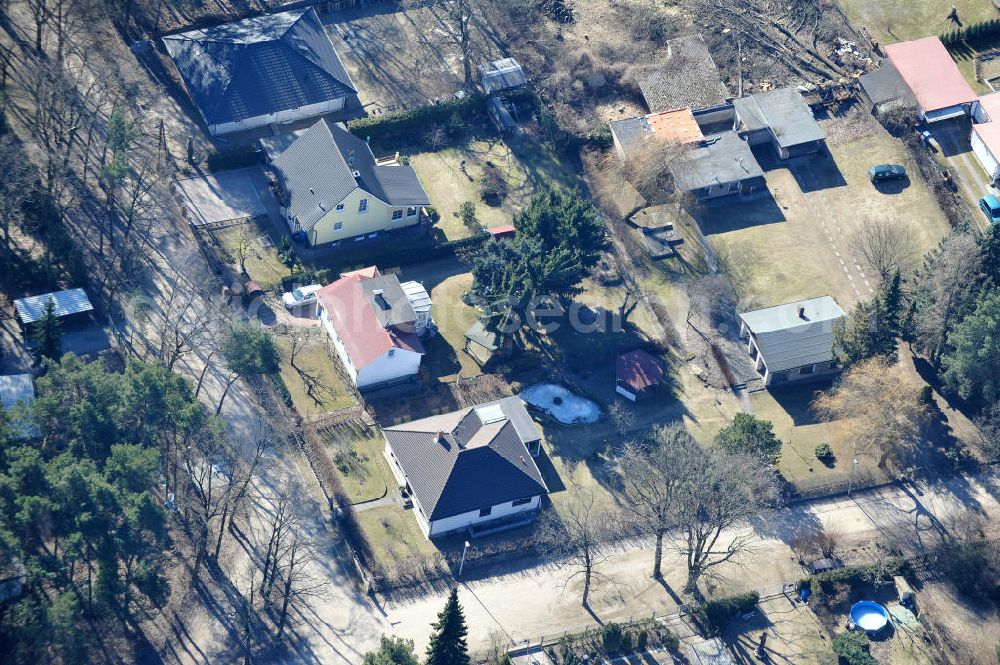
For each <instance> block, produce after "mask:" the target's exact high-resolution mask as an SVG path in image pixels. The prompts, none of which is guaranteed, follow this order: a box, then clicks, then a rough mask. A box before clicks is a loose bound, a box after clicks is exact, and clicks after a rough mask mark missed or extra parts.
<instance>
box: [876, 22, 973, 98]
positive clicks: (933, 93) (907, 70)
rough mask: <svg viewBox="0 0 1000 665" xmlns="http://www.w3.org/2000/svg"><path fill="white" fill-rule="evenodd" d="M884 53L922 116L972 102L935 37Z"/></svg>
mask: <svg viewBox="0 0 1000 665" xmlns="http://www.w3.org/2000/svg"><path fill="white" fill-rule="evenodd" d="M885 53H886V55H887V56H888V57H889V60H891V61H892V64H893V65H895V67H896V70H897V71H898V72H899V75H900V76H902V77H903V80H904V81H905V82H906V85H908V86H909V87H910V90H911V91H912V92H913V96H914V97H916V98H917V103H918V104H919V105H920V108H921V109H922V110H923V111H924V113H928V112H930V111H937V110H939V109H944V108H948V107H949V106H956V105H958V104H967V103H969V102H972V101H973V100H975V99H976V93H974V92H973V91H972V88H971V87H970V86H969V84H968V82H966V80H965V77H964V76H962V72H960V71H959V70H958V66H957V65H955V61H954V60H952V59H951V55H950V54H949V53H948V49H946V48H945V47H944V44H942V43H941V40H940V39H938V38H937V37H924V38H923V39H914V40H913V41H909V42H900V43H898V44H889V45H888V46H886V47H885Z"/></svg>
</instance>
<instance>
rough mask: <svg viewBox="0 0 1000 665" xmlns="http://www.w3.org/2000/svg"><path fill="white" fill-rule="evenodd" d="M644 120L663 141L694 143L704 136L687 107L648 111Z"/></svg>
mask: <svg viewBox="0 0 1000 665" xmlns="http://www.w3.org/2000/svg"><path fill="white" fill-rule="evenodd" d="M646 122H648V123H649V126H650V127H651V128H652V129H653V134H654V135H655V136H656V137H657V138H659V139H662V140H664V141H675V142H677V143H695V142H697V141H700V140H702V139H703V138H705V137H704V136H702V133H701V127H699V126H698V123H697V122H696V121H695V119H694V115H693V114H692V113H691V109H689V108H681V109H671V110H669V111H660V112H659V113H650V114H649V115H647V116H646Z"/></svg>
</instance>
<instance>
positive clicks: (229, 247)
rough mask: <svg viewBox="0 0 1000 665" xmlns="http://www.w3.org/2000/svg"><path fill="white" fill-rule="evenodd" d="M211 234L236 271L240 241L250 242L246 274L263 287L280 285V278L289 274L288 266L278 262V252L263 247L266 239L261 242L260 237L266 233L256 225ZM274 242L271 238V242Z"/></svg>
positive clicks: (238, 266) (238, 261)
mask: <svg viewBox="0 0 1000 665" xmlns="http://www.w3.org/2000/svg"><path fill="white" fill-rule="evenodd" d="M213 234H214V235H215V238H216V239H217V240H218V241H219V243H220V244H221V245H222V247H223V249H224V250H225V253H226V254H228V255H229V256H228V258H229V264H230V265H231V266H232V267H233V268H234V269H235V270H237V271H238V270H239V268H240V259H239V248H240V244H241V241H242V239H243V238H244V237H246V238H247V239H248V240H249V241H250V246H249V247H248V249H247V258H246V269H247V274H248V275H250V279H253V280H255V281H258V282H260V283H261V284H262V285H264V286H265V287H268V286H274V285H276V284H280V283H281V278H282V277H284V276H285V275H288V274H290V270H289V269H288V266H286V265H285V264H283V263H282V262H281V261H280V260H278V252H277V250H276V249H275V248H274V246H273V245H271V246H269V247H265V245H266V244H267V242H266V239H265V240H264V241H263V242H262V241H261V237H262V236H265V235H266V234H267V231H266V230H263V229H261V228H259V227H258V226H257V225H256V224H253V223H252V222H251V223H250V225H249V226H248V225H241V226H231V227H229V228H227V229H220V230H218V231H213ZM276 240H277V239H275V238H272V241H276Z"/></svg>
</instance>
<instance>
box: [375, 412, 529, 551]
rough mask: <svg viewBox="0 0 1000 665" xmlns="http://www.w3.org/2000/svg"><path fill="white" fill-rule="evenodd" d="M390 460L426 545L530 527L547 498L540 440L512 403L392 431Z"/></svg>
mask: <svg viewBox="0 0 1000 665" xmlns="http://www.w3.org/2000/svg"><path fill="white" fill-rule="evenodd" d="M382 433H383V435H384V436H385V450H384V454H385V457H386V459H387V460H388V461H389V467H390V468H391V469H392V472H393V475H394V476H395V477H396V480H397V481H399V484H400V485H401V486H403V488H404V489H405V490H407V491H408V492H409V494H410V496H412V497H413V512H414V515H415V516H416V518H417V522H418V524H419V525H420V529H421V530H422V531H423V532H424V535H426V536H427V537H428V538H436V537H439V536H443V535H447V534H453V533H457V532H467V533H469V534H470V535H485V534H486V533H492V532H494V531H498V530H501V529H506V528H514V527H517V526H522V525H524V524H527V523H530V522H531V520H533V519H534V518H535V517H536V516H537V514H538V511H539V508H540V506H541V499H542V496H543V495H545V494H547V493H548V488H547V487H546V486H545V481H544V480H543V479H542V474H541V472H540V471H539V470H538V465H537V464H535V460H534V457H535V456H536V455H538V453H539V451H540V441H541V433H540V432H539V431H538V427H537V426H536V425H535V423H534V421H533V420H532V419H531V416H530V415H529V414H528V411H527V409H525V407H524V402H522V401H521V399H520V398H519V397H506V398H504V399H500V400H497V401H494V402H488V403H486V404H479V405H477V406H473V407H470V408H466V409H460V410H458V411H452V412H451V413H445V414H441V415H437V416H431V417H429V418H423V419H421V420H414V421H412V422H409V423H404V424H402V425H395V426H393V427H386V428H384V429H383V430H382Z"/></svg>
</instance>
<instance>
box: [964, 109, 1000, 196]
mask: <svg viewBox="0 0 1000 665" xmlns="http://www.w3.org/2000/svg"><path fill="white" fill-rule="evenodd" d="M969 143H971V144H972V152H973V154H974V155H975V156H976V159H978V160H979V163H980V164H982V165H983V168H984V169H985V170H986V173H987V175H989V177H990V182H991V183H993V184H997V183H998V182H1000V121H997V122H987V123H985V124H982V125H973V126H972V135H971V136H970V137H969Z"/></svg>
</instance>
